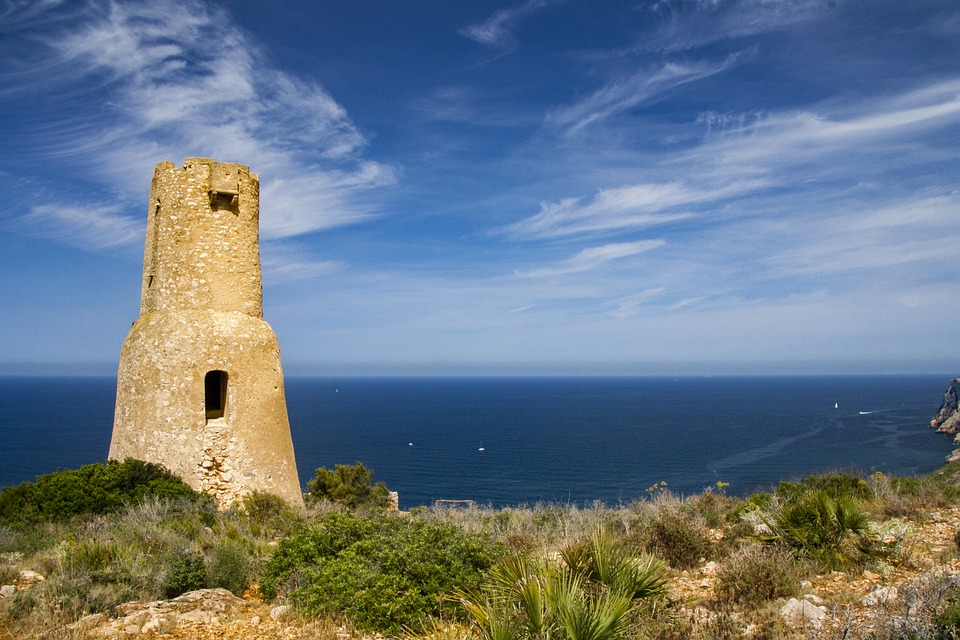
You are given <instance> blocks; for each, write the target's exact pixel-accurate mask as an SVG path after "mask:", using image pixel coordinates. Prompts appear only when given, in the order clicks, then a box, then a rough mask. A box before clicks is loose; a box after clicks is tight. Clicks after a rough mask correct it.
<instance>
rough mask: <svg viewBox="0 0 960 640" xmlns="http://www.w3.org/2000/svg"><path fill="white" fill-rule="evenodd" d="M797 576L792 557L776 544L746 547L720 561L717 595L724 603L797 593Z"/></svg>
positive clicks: (761, 601)
mask: <svg viewBox="0 0 960 640" xmlns="http://www.w3.org/2000/svg"><path fill="white" fill-rule="evenodd" d="M799 590H800V579H799V575H798V572H797V570H796V568H795V566H794V561H793V558H791V557H790V554H789V553H787V552H786V551H783V550H781V549H778V548H776V547H753V546H751V547H747V548H745V549H742V550H741V551H739V552H738V553H736V554H734V555H732V556H731V557H730V558H728V559H727V561H726V562H724V564H723V566H722V568H721V569H720V571H719V573H718V574H717V587H716V593H717V597H718V598H719V599H720V600H722V601H726V602H737V603H747V604H755V605H756V604H761V603H763V602H766V601H768V600H774V599H776V598H787V597H791V596H796V595H798V593H799Z"/></svg>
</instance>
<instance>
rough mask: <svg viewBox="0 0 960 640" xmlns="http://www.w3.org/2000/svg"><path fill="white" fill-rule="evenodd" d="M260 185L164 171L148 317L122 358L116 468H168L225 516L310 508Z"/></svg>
mask: <svg viewBox="0 0 960 640" xmlns="http://www.w3.org/2000/svg"><path fill="white" fill-rule="evenodd" d="M259 215H260V214H259V179H258V177H257V175H256V174H254V173H250V171H249V169H248V168H247V167H245V166H243V165H239V164H231V163H221V162H215V161H213V160H210V159H207V158H187V159H186V160H185V161H184V166H183V167H182V168H177V167H176V166H174V164H173V163H172V162H161V163H160V164H158V165H157V167H156V169H155V171H154V177H153V184H152V188H151V195H150V207H149V210H148V220H147V234H146V246H145V249H144V261H143V262H144V266H143V287H142V296H141V304H140V318H139V319H138V320H137V321H136V322H135V323H134V325H133V327H132V328H131V329H130V333H129V334H128V336H127V339H126V340H125V341H124V344H123V348H122V350H121V354H120V366H119V371H118V376H117V405H116V411H115V414H114V426H113V437H112V439H111V443H110V458H113V459H117V460H123V459H124V458H127V457H132V458H138V459H141V460H147V461H150V462H156V463H159V464H162V465H164V466H165V467H167V468H168V469H170V470H171V471H173V472H174V473H176V474H177V475H179V476H180V477H181V478H183V480H184V481H185V482H187V483H188V484H190V485H191V486H192V487H194V488H195V489H197V490H200V491H205V492H207V493H209V494H210V495H212V496H213V497H214V498H215V499H216V500H217V502H218V503H219V504H220V505H221V506H222V507H226V506H229V505H230V504H231V503H233V502H235V501H237V500H239V499H241V498H242V497H243V496H244V495H247V494H249V493H251V492H252V491H256V490H261V491H268V492H271V493H275V494H277V495H279V496H281V497H283V498H284V499H286V500H287V501H289V502H291V503H295V504H302V502H303V494H302V492H301V488H300V481H299V478H298V476H297V469H296V461H295V459H294V455H293V442H292V440H291V437H290V426H289V421H288V418H287V407H286V398H285V395H284V386H283V370H282V368H281V365H280V347H279V344H278V343H277V339H276V336H275V335H274V333H273V329H271V328H270V325H268V324H267V323H266V322H264V321H263V318H262V315H263V296H262V284H261V272H260V249H259V229H258V225H259Z"/></svg>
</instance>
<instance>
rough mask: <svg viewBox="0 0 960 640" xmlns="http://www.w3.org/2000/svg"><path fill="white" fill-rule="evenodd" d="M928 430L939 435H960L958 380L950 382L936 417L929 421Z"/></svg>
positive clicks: (959, 385) (959, 381)
mask: <svg viewBox="0 0 960 640" xmlns="http://www.w3.org/2000/svg"><path fill="white" fill-rule="evenodd" d="M930 428H932V429H936V430H937V431H939V432H940V433H949V434H952V435H960V378H954V379H953V380H952V381H951V382H950V386H948V387H947V390H946V392H945V393H944V394H943V403H942V404H941V405H940V409H939V411H937V415H935V416H934V417H933V420H931V421H930Z"/></svg>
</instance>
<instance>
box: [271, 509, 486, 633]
mask: <svg viewBox="0 0 960 640" xmlns="http://www.w3.org/2000/svg"><path fill="white" fill-rule="evenodd" d="M499 554H500V548H499V546H498V545H496V544H495V543H493V542H492V540H491V539H490V538H489V537H487V536H482V535H477V534H469V533H465V532H464V531H462V530H461V529H459V528H457V527H455V526H452V525H444V524H439V523H433V522H426V521H424V520H420V519H417V518H414V517H403V516H391V515H387V514H379V515H376V516H369V517H361V516H357V515H353V514H350V513H331V514H328V515H326V516H324V517H323V518H321V519H320V521H319V522H318V523H317V524H316V525H315V526H312V527H309V528H305V529H303V530H301V531H299V532H298V533H296V534H294V535H293V536H291V537H289V538H287V539H285V540H283V541H282V542H281V543H280V544H279V545H278V546H277V548H276V551H275V552H274V554H273V556H272V557H271V558H270V560H269V561H268V562H267V565H266V567H265V569H264V572H263V576H262V577H261V580H260V588H261V589H262V591H263V593H264V594H265V595H266V596H267V597H274V596H276V595H278V594H284V595H289V596H290V598H291V599H292V601H293V602H294V603H295V604H296V605H297V606H298V607H299V608H300V609H301V610H303V611H305V612H307V613H310V614H318V613H324V614H342V615H344V616H346V618H347V619H348V620H349V621H350V622H351V623H352V624H354V625H356V626H358V627H359V628H362V629H369V630H373V629H376V630H378V631H384V632H389V631H397V630H398V629H400V628H401V627H403V626H413V625H415V624H417V623H418V622H419V621H420V620H421V619H423V618H425V617H426V616H428V615H435V614H440V613H441V608H442V603H441V601H440V599H439V598H440V596H441V595H443V594H449V593H451V592H453V591H454V589H458V588H460V589H467V588H473V587H475V586H476V585H477V584H478V583H479V580H480V576H481V574H482V572H483V571H484V570H486V569H487V568H489V567H490V566H491V564H492V563H493V562H494V560H495V559H496V558H497V557H498V556H499Z"/></svg>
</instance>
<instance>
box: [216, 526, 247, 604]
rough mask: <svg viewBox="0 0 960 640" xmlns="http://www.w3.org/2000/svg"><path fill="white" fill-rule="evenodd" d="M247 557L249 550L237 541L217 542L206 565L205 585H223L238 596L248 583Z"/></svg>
mask: <svg viewBox="0 0 960 640" xmlns="http://www.w3.org/2000/svg"><path fill="white" fill-rule="evenodd" d="M249 557H250V552H249V551H248V550H247V549H245V548H244V547H243V545H241V544H240V543H239V542H237V541H234V540H229V539H226V540H221V541H220V542H218V543H217V545H216V546H215V547H214V548H213V554H212V557H211V559H210V565H209V566H208V567H207V586H210V587H223V588H224V589H227V590H228V591H231V592H232V593H233V594H234V595H238V596H239V595H241V594H243V592H244V590H245V589H246V588H247V586H248V585H249V584H250V561H249V559H248V558H249Z"/></svg>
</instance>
